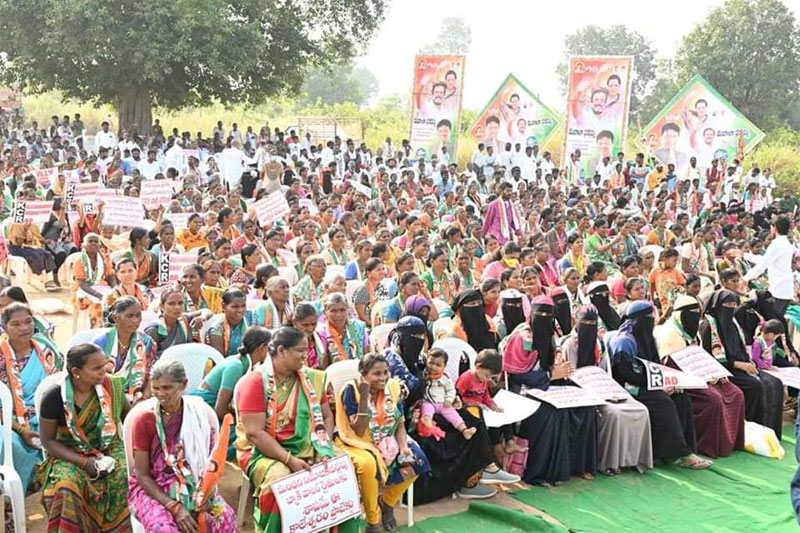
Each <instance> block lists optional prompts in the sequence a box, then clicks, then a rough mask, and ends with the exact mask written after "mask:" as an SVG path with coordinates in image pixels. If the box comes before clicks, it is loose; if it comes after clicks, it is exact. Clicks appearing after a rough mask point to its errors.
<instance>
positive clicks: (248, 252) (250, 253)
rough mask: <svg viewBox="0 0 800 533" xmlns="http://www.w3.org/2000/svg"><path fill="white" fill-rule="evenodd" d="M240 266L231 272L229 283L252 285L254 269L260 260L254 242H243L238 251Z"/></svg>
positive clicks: (253, 282) (254, 280)
mask: <svg viewBox="0 0 800 533" xmlns="http://www.w3.org/2000/svg"><path fill="white" fill-rule="evenodd" d="M240 255H241V257H242V266H240V267H239V268H237V269H236V271H235V272H234V273H233V274H231V279H230V282H231V284H240V285H248V286H249V287H252V286H253V285H254V284H255V282H256V269H257V268H258V264H259V263H260V262H261V254H260V253H259V251H258V247H257V246H256V245H255V244H245V245H244V247H243V248H242V251H241V252H240Z"/></svg>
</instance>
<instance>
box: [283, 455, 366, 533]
mask: <svg viewBox="0 0 800 533" xmlns="http://www.w3.org/2000/svg"><path fill="white" fill-rule="evenodd" d="M270 489H271V490H272V494H274V495H275V500H276V501H277V502H278V508H279V509H280V511H281V532H282V533H314V532H316V531H321V530H323V529H328V528H330V527H333V526H335V525H337V524H341V523H342V522H344V521H346V520H349V519H351V518H355V517H356V516H358V515H360V514H361V496H360V495H359V492H358V480H357V479H356V472H355V469H354V468H353V463H351V462H350V458H349V457H348V456H346V455H339V456H336V457H335V458H333V459H331V460H329V461H328V462H327V463H325V464H321V463H318V464H316V465H314V466H312V467H311V471H310V472H309V471H305V470H301V471H300V472H296V473H294V474H290V475H288V476H286V477H282V478H280V479H277V480H275V481H273V482H272V483H271V485H270Z"/></svg>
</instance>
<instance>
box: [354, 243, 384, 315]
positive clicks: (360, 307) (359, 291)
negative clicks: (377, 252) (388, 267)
mask: <svg viewBox="0 0 800 533" xmlns="http://www.w3.org/2000/svg"><path fill="white" fill-rule="evenodd" d="M385 275H386V271H385V269H384V265H383V261H381V260H380V259H379V258H377V257H370V258H369V259H367V262H366V264H365V266H364V281H363V283H360V284H359V285H358V287H357V288H356V290H355V291H354V292H353V307H355V310H356V315H357V316H358V319H359V320H361V321H362V322H364V323H366V324H367V325H369V326H372V318H371V316H372V308H373V306H374V305H375V303H376V291H377V289H378V286H379V285H380V283H381V281H383V278H384V277H385Z"/></svg>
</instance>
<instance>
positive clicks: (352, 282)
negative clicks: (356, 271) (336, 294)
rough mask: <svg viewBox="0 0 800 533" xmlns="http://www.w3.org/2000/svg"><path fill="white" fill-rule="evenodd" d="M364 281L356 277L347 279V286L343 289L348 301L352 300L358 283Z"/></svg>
mask: <svg viewBox="0 0 800 533" xmlns="http://www.w3.org/2000/svg"><path fill="white" fill-rule="evenodd" d="M362 283H364V282H363V281H360V280H357V279H349V280H347V288H346V289H345V290H344V295H345V298H347V301H348V302H352V301H353V294H355V292H356V289H357V288H358V286H359V285H361V284H362Z"/></svg>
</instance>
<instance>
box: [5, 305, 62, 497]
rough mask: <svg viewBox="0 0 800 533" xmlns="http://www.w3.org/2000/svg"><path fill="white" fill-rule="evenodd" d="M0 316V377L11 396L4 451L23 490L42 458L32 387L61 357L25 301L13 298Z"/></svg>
mask: <svg viewBox="0 0 800 533" xmlns="http://www.w3.org/2000/svg"><path fill="white" fill-rule="evenodd" d="M2 318H3V328H4V332H3V334H2V335H0V355H2V358H3V364H2V366H0V381H2V382H3V383H5V384H6V385H7V386H8V388H9V390H10V391H11V396H12V398H13V400H14V419H13V420H12V421H11V429H12V431H13V433H12V434H11V450H10V451H9V452H8V453H11V454H12V457H13V459H14V470H16V471H17V473H19V476H20V478H21V479H22V488H23V490H25V489H27V488H28V486H30V485H31V480H32V479H33V478H34V471H35V469H36V466H37V465H38V464H39V463H40V462H41V460H42V451H41V446H39V445H38V444H37V443H36V439H37V438H38V437H39V422H40V421H39V419H38V418H37V416H36V409H35V407H34V395H35V393H36V388H37V387H38V386H39V384H40V383H41V382H42V380H44V379H45V378H46V377H47V376H49V375H50V374H53V373H55V372H58V371H60V370H62V369H63V361H62V358H61V354H60V353H59V352H58V349H57V348H56V346H55V344H53V342H52V341H50V340H49V339H48V338H46V337H41V336H39V335H36V334H35V329H36V328H35V324H34V321H33V314H32V313H31V310H30V308H29V307H28V306H27V305H25V304H22V303H18V302H15V303H12V304H10V305H8V306H6V307H5V309H3V315H2ZM0 446H2V445H1V444H0Z"/></svg>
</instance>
